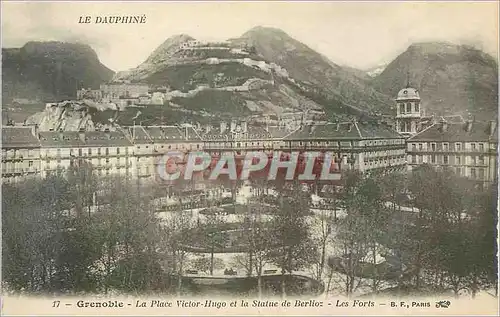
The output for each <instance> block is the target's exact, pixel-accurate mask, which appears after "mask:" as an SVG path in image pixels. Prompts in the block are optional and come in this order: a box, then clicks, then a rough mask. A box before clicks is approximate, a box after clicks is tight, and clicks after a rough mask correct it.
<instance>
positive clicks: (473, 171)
mask: <svg viewBox="0 0 500 317" xmlns="http://www.w3.org/2000/svg"><path fill="white" fill-rule="evenodd" d="M470 177H471V178H474V179H475V178H476V169H475V168H474V167H471V169H470Z"/></svg>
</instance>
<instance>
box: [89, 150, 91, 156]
mask: <svg viewBox="0 0 500 317" xmlns="http://www.w3.org/2000/svg"><path fill="white" fill-rule="evenodd" d="M90 155H92V149H91V148H89V156H90Z"/></svg>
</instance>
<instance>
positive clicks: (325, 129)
mask: <svg viewBox="0 0 500 317" xmlns="http://www.w3.org/2000/svg"><path fill="white" fill-rule="evenodd" d="M359 138H360V136H359V132H358V130H357V129H356V126H355V125H354V123H352V122H349V123H347V122H346V123H338V124H337V123H327V124H314V125H308V126H304V127H303V128H302V129H298V130H297V131H295V132H293V133H292V134H290V135H289V136H287V137H286V139H287V140H305V139H306V140H307V139H359Z"/></svg>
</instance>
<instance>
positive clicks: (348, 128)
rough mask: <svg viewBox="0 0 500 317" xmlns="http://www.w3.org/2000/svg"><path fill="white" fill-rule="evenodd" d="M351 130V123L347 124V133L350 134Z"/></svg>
mask: <svg viewBox="0 0 500 317" xmlns="http://www.w3.org/2000/svg"><path fill="white" fill-rule="evenodd" d="M351 130H352V122H349V123H347V132H351Z"/></svg>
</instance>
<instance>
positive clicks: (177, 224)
mask: <svg viewBox="0 0 500 317" xmlns="http://www.w3.org/2000/svg"><path fill="white" fill-rule="evenodd" d="M192 228H194V226H193V223H192V221H191V217H189V215H187V214H186V213H184V212H182V211H177V212H174V213H173V214H171V215H170V217H168V219H167V220H166V221H165V223H164V226H163V233H164V237H165V244H166V252H167V253H170V256H169V257H168V259H169V264H170V266H171V267H170V269H171V272H172V273H173V274H174V275H176V276H177V295H180V292H181V289H182V275H183V271H184V267H185V264H186V262H187V261H188V257H187V252H186V251H184V248H183V247H184V246H185V245H187V244H188V242H189V241H190V230H191V229H192Z"/></svg>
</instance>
